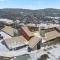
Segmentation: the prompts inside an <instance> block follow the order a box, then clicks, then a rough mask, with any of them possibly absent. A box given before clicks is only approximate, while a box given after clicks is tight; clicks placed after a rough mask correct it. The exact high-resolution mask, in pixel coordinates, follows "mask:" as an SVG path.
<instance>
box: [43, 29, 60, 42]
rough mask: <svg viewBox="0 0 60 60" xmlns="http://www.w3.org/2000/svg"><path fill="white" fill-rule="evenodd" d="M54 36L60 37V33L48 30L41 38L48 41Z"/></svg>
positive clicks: (54, 37)
mask: <svg viewBox="0 0 60 60" xmlns="http://www.w3.org/2000/svg"><path fill="white" fill-rule="evenodd" d="M56 38H60V33H59V32H58V31H56V30H54V31H50V32H47V33H45V37H44V38H43V40H44V41H43V42H48V41H51V40H54V39H56Z"/></svg>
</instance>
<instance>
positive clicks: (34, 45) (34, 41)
mask: <svg viewBox="0 0 60 60" xmlns="http://www.w3.org/2000/svg"><path fill="white" fill-rule="evenodd" d="M28 46H29V47H28V51H29V52H30V51H34V50H38V49H40V47H41V38H39V37H32V38H31V39H30V40H29V44H28Z"/></svg>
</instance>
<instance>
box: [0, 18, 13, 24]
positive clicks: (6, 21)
mask: <svg viewBox="0 0 60 60" xmlns="http://www.w3.org/2000/svg"><path fill="white" fill-rule="evenodd" d="M0 21H1V22H4V23H8V24H12V23H13V20H9V19H3V18H1V19H0Z"/></svg>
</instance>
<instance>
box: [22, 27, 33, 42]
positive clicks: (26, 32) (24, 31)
mask: <svg viewBox="0 0 60 60" xmlns="http://www.w3.org/2000/svg"><path fill="white" fill-rule="evenodd" d="M21 35H22V36H24V37H25V38H26V39H27V40H28V41H29V39H30V37H32V36H33V32H31V31H30V30H29V29H28V27H21Z"/></svg>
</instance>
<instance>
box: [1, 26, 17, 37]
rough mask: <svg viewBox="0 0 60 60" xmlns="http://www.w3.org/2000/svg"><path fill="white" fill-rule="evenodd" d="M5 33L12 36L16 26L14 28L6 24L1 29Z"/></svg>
mask: <svg viewBox="0 0 60 60" xmlns="http://www.w3.org/2000/svg"><path fill="white" fill-rule="evenodd" d="M1 30H2V31H4V32H5V33H7V34H8V35H10V36H14V31H15V30H16V29H15V28H12V27H10V26H5V27H4V28H3V29H1Z"/></svg>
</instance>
